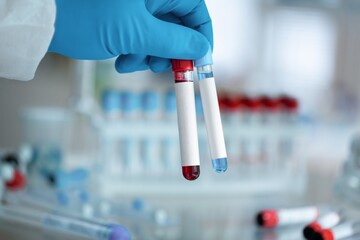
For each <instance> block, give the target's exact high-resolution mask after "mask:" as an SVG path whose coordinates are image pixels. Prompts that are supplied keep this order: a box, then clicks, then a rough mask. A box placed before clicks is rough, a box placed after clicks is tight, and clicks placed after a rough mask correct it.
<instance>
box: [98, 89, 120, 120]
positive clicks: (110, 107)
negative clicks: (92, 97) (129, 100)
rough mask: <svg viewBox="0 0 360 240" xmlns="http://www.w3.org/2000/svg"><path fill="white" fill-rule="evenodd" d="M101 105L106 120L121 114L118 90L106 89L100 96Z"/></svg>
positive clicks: (114, 118) (115, 118)
mask: <svg viewBox="0 0 360 240" xmlns="http://www.w3.org/2000/svg"><path fill="white" fill-rule="evenodd" d="M101 105H102V108H103V111H104V114H105V116H106V118H107V119H108V120H118V119H119V118H120V116H121V96H120V92H119V91H117V90H114V89H106V90H104V92H103V93H102V96H101Z"/></svg>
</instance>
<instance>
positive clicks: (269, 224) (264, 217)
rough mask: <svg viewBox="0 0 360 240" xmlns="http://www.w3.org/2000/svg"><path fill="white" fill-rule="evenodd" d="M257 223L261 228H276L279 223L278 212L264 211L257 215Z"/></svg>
mask: <svg viewBox="0 0 360 240" xmlns="http://www.w3.org/2000/svg"><path fill="white" fill-rule="evenodd" d="M256 222H257V223H258V225H259V226H260V227H263V228H274V227H276V226H277V225H278V223H279V217H278V214H277V212H276V210H272V209H269V210H264V211H261V212H260V213H259V214H258V215H257V217H256Z"/></svg>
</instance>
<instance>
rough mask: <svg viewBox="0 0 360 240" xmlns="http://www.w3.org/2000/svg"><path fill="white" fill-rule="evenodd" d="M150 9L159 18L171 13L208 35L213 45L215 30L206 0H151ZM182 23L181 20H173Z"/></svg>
mask: <svg viewBox="0 0 360 240" xmlns="http://www.w3.org/2000/svg"><path fill="white" fill-rule="evenodd" d="M146 7H147V9H148V11H149V12H150V13H151V14H152V15H154V16H155V17H157V18H159V19H163V20H165V21H168V19H166V18H165V19H164V18H163V16H166V15H168V14H169V13H171V14H173V15H174V16H176V17H177V18H179V20H180V21H181V22H182V25H185V26H187V27H190V28H193V29H195V30H197V31H199V32H201V33H202V34H204V35H205V36H206V38H207V39H208V41H209V43H210V45H211V47H213V30H212V23H211V18H210V15H209V11H208V9H207V7H206V4H205V1H204V0H197V1H194V0H173V1H169V0H149V1H147V2H146ZM174 19H175V18H174ZM170 22H174V23H180V22H179V21H176V22H175V21H171V20H170Z"/></svg>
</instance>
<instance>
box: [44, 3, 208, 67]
mask: <svg viewBox="0 0 360 240" xmlns="http://www.w3.org/2000/svg"><path fill="white" fill-rule="evenodd" d="M56 5H57V15H56V22H55V34H54V37H53V39H52V41H51V44H50V47H49V51H50V52H56V53H59V54H63V55H65V56H68V57H71V58H76V59H88V60H99V59H108V58H113V57H118V58H117V60H116V63H115V67H116V70H117V71H118V72H120V73H125V72H133V71H138V70H145V69H148V68H150V69H151V70H152V71H154V72H162V71H164V70H166V69H167V68H169V67H170V61H169V59H198V58H200V57H202V56H204V55H205V54H206V52H207V51H208V48H209V43H210V45H211V47H212V46H213V33H212V24H211V19H210V16H209V13H208V10H207V8H206V5H205V2H204V0H56Z"/></svg>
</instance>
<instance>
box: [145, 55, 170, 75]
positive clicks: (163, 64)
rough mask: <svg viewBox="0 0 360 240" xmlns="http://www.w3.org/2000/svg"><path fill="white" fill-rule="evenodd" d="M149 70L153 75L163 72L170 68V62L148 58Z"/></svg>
mask: <svg viewBox="0 0 360 240" xmlns="http://www.w3.org/2000/svg"><path fill="white" fill-rule="evenodd" d="M149 67H150V70H151V71H153V72H154V73H161V72H165V71H166V70H168V69H169V68H170V67H171V62H170V60H169V59H166V58H159V57H150V59H149Z"/></svg>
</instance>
